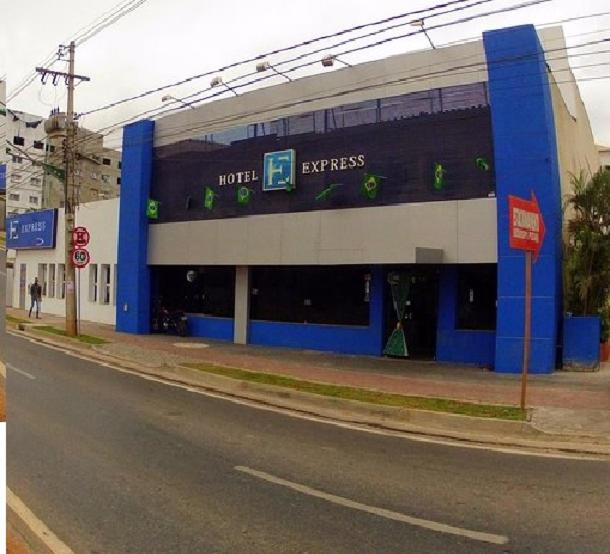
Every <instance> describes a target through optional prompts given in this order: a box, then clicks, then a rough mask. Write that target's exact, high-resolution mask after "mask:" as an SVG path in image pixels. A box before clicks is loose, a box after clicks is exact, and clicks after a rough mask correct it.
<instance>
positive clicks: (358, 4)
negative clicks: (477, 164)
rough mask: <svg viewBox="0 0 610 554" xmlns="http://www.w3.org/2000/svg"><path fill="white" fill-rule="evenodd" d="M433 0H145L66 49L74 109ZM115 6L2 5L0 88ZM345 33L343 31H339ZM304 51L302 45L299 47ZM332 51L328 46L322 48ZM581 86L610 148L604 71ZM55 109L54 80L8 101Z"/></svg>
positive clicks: (72, 0)
mask: <svg viewBox="0 0 610 554" xmlns="http://www.w3.org/2000/svg"><path fill="white" fill-rule="evenodd" d="M441 1H443V0H416V1H412V2H405V1H404V0H307V1H301V2H288V1H287V0H256V1H252V0H250V1H247V0H222V1H220V2H218V1H215V2H211V1H205V0H173V1H171V2H170V1H167V0H147V1H144V3H143V4H142V5H141V6H140V7H138V8H137V9H135V10H134V11H133V12H131V13H129V14H128V15H126V16H125V17H123V18H122V19H121V20H120V21H118V22H117V23H115V24H113V25H112V26H110V27H109V28H107V29H105V30H103V31H102V32H101V33H100V34H98V35H97V36H95V37H94V38H92V39H91V40H89V41H87V42H86V43H85V44H83V45H82V46H81V47H79V48H78V49H77V59H76V72H77V73H81V74H85V75H88V76H90V77H91V82H89V83H83V84H82V85H80V86H79V87H78V88H77V90H76V106H75V108H76V111H77V112H84V111H87V110H90V109H93V108H95V107H98V106H101V105H103V104H106V103H108V102H111V101H114V100H118V99H120V98H123V97H126V96H131V95H134V94H137V93H139V92H142V91H144V90H146V89H150V88H154V87H158V86H161V85H165V84H169V83H172V82H175V81H177V80H179V79H183V78H185V77H188V76H190V75H194V74H198V73H202V72H205V71H209V70H214V69H215V68H218V67H220V66H222V65H225V64H228V63H231V62H234V61H238V60H241V59H244V58H247V57H251V56H253V55H256V54H260V53H263V52H265V51H268V50H272V49H275V48H280V47H284V46H289V45H291V44H295V43H297V42H300V41H303V40H306V39H309V38H314V37H317V36H319V35H323V34H328V33H333V32H336V31H340V30H342V29H345V28H347V27H351V26H354V25H359V24H363V23H367V22H371V21H376V20H379V19H382V18H384V17H389V16H392V15H396V14H400V13H404V12H407V11H412V10H415V9H418V8H424V7H429V6H432V5H433V4H438V3H441ZM444 1H446V0H444ZM473 1H475V0H473ZM523 1H525V0H491V1H488V2H486V3H482V4H481V5H479V6H477V7H473V8H471V9H469V10H467V11H463V12H457V13H453V14H447V15H444V16H439V17H435V18H430V19H428V20H427V23H426V25H427V26H430V27H431V26H433V25H438V24H441V23H445V22H449V21H452V20H455V19H458V18H461V17H464V16H466V15H472V14H478V13H483V12H488V11H492V10H496V9H499V8H502V7H506V6H511V5H515V4H517V3H521V2H523ZM117 4H118V0H97V1H96V2H85V1H83V0H54V1H53V2H48V1H41V0H27V1H23V0H22V1H12V2H4V3H3V10H2V12H3V20H4V22H3V30H2V33H0V41H1V42H0V52H1V55H2V58H1V59H0V76H2V75H4V74H5V75H6V79H7V81H8V87H7V88H8V90H9V91H11V90H12V89H14V87H15V86H16V85H17V84H18V83H19V82H20V81H21V80H22V79H23V78H24V77H25V76H27V75H28V74H29V73H30V72H31V71H32V70H33V69H34V67H35V66H36V65H38V64H39V63H40V62H42V61H43V60H45V58H46V57H47V56H48V55H49V54H50V53H52V52H53V51H54V50H56V48H57V45H58V44H60V43H62V42H65V41H66V40H67V39H69V38H70V37H72V36H73V35H74V34H75V33H76V32H77V31H79V29H82V28H83V27H85V26H87V25H89V24H90V23H91V22H92V21H94V20H95V19H96V18H98V17H99V16H100V15H102V14H103V13H104V12H107V11H109V10H111V9H112V8H113V7H115V6H116V5H117ZM607 11H610V2H609V1H608V0H580V1H579V2H575V1H574V0H551V1H549V2H546V3H542V4H540V5H538V6H533V7H529V8H525V9H521V10H517V11H513V12H510V13H505V14H500V15H494V16H490V17H482V18H478V19H476V20H475V21H472V22H468V23H461V24H457V25H454V26H451V27H445V28H442V29H437V30H431V31H430V36H431V38H432V40H433V41H434V42H435V43H436V44H438V45H442V44H445V43H448V42H452V41H456V40H460V39H465V38H474V37H477V36H480V35H481V32H482V31H484V30H486V29H493V28H499V27H504V26H508V25H515V24H522V23H534V24H536V25H546V24H549V23H554V22H557V21H559V20H561V19H564V18H569V17H574V16H580V15H585V14H591V13H597V12H607ZM377 28H379V27H377ZM409 30H413V28H405V27H402V28H399V29H396V30H393V31H389V32H385V33H383V34H380V35H378V36H377V37H376V39H375V40H378V39H379V38H384V37H390V36H395V35H398V34H404V33H405V32H408V31H409ZM564 32H565V34H566V35H567V42H568V45H570V44H580V43H582V42H585V41H590V40H595V39H600V38H606V37H610V16H609V15H606V16H599V17H595V18H592V19H584V20H581V21H575V22H570V23H566V24H564ZM349 36H354V35H347V37H349ZM347 37H344V38H347ZM337 40H339V39H336V38H335V39H333V40H332V41H325V42H323V43H321V44H320V45H323V46H328V45H330V44H332V43H333V42H336V41H337ZM373 40H374V39H372V38H369V39H367V40H360V41H358V42H354V43H353V44H350V45H347V46H343V47H342V48H343V49H346V48H348V47H353V46H355V45H363V44H365V43H367V42H372V41H373ZM320 45H317V46H320ZM426 47H429V45H428V42H427V40H426V38H425V37H424V36H423V35H417V36H414V37H409V38H403V39H399V40H395V41H392V42H389V43H387V44H385V45H383V46H379V47H375V48H369V49H367V50H365V51H362V52H359V53H354V54H349V55H346V56H345V59H346V61H348V62H350V63H357V62H359V61H363V60H370V59H378V58H383V57H385V56H388V55H391V54H396V53H400V52H405V51H409V50H418V49H422V48H426ZM312 48H313V47H312V46H310V47H309V49H310V50H311V49H312ZM595 49H597V50H602V49H604V50H610V44H609V43H606V44H602V45H599V46H597V47H591V48H589V49H588V50H587V49H584V50H579V52H586V51H592V50H595ZM306 50H307V49H303V50H300V51H298V52H291V53H286V54H282V55H276V56H273V57H270V58H269V61H270V62H271V63H277V62H279V61H282V60H285V59H287V58H289V57H293V56H294V55H295V54H298V53H300V52H305V51H306ZM333 51H334V52H336V51H337V50H336V49H335V50H330V51H329V52H333ZM574 52H576V51H574ZM571 63H572V65H573V66H578V65H590V64H604V63H605V64H607V65H605V66H604V65H599V66H597V67H588V68H584V69H580V70H576V71H575V73H576V75H577V77H578V78H581V79H582V78H584V79H586V78H588V77H592V76H603V75H610V53H602V54H597V55H591V56H583V55H581V56H577V57H575V58H573V59H572V60H571ZM291 65H292V64H288V65H286V66H285V67H290V66H291ZM53 67H54V68H56V69H60V70H64V68H65V64H64V63H61V62H60V63H56V64H55V65H54V66H53ZM253 69H254V68H253V64H249V65H247V66H242V67H239V68H235V69H233V70H229V71H225V72H224V73H223V78H224V79H225V81H226V80H228V79H231V78H233V77H236V76H238V75H241V74H242V73H245V72H250V71H252V70H253ZM322 70H323V68H322V67H321V66H320V65H318V64H316V65H315V66H312V67H311V68H309V69H306V70H302V71H300V72H299V73H295V75H294V76H295V77H297V76H302V75H306V74H308V73H312V72H319V71H322ZM281 80H282V78H281V77H274V78H273V79H270V80H268V81H266V82H265V86H267V85H270V84H275V83H278V82H281ZM209 84H210V77H209V76H208V77H204V78H202V79H199V80H195V81H193V82H191V83H188V84H185V85H182V86H180V87H175V88H172V89H169V90H167V91H163V92H158V93H155V94H153V95H151V96H148V97H147V98H145V99H141V100H138V101H134V102H129V103H127V104H123V105H122V106H120V107H116V108H113V109H111V110H107V111H103V112H100V113H98V114H95V115H91V116H87V117H85V118H83V121H82V123H81V124H83V125H85V126H86V127H89V128H92V129H99V128H101V127H103V126H106V125H109V124H112V123H115V122H118V121H121V120H123V119H126V118H128V117H132V116H134V115H136V114H138V113H140V112H142V111H144V110H147V109H151V108H155V107H160V106H162V101H161V98H162V96H163V95H165V94H172V95H174V96H177V97H183V96H186V95H187V94H191V93H193V92H196V91H199V90H202V89H205V88H207V87H208V86H209ZM580 90H581V94H582V97H583V99H584V101H585V104H586V106H587V109H588V111H589V117H590V119H591V123H592V127H593V131H594V134H595V138H596V140H597V141H598V142H599V143H603V144H608V145H610V101H609V100H608V99H609V98H610V79H599V80H592V81H586V80H584V81H582V82H581V84H580ZM227 94H230V93H227ZM54 106H61V107H62V109H63V108H65V87H64V86H63V85H62V84H60V85H59V86H57V87H54V86H53V85H52V84H49V83H48V84H47V85H45V86H42V84H41V83H40V81H39V80H36V81H35V82H34V83H33V84H32V85H30V86H29V87H28V88H27V89H26V90H25V91H24V92H22V93H21V94H20V95H19V96H18V97H17V98H16V99H15V100H14V101H13V102H11V103H10V107H12V108H14V109H20V110H24V111H28V112H31V113H35V114H40V115H47V114H48V112H49V110H50V109H51V108H52V107H54ZM119 144H120V139H119V137H117V136H116V135H115V136H112V137H110V138H109V146H113V147H116V146H118V145H119Z"/></svg>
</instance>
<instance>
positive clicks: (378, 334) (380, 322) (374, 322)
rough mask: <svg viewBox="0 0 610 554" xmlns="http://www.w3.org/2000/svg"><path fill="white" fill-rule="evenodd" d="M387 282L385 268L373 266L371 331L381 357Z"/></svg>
mask: <svg viewBox="0 0 610 554" xmlns="http://www.w3.org/2000/svg"><path fill="white" fill-rule="evenodd" d="M385 292H386V282H385V280H384V278H383V266H380V265H373V266H371V283H370V290H369V330H370V332H371V333H372V344H373V345H375V346H374V348H377V354H378V355H379V356H381V354H382V352H383V348H384V346H385V344H384V338H385V337H384V328H383V326H384V313H385V312H384V305H385V302H384V301H385Z"/></svg>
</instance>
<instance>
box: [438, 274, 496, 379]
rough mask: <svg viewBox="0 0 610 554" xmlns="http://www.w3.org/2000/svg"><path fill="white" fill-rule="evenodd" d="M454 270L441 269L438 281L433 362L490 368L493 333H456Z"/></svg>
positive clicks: (467, 331)
mask: <svg viewBox="0 0 610 554" xmlns="http://www.w3.org/2000/svg"><path fill="white" fill-rule="evenodd" d="M457 292H458V268H457V267H456V266H453V265H445V266H442V268H441V275H440V280H439V302H438V325H437V330H436V359H437V361H439V362H457V363H465V364H477V365H484V366H487V367H491V366H493V363H494V356H495V349H496V333H495V331H469V330H461V329H456V328H455V325H456V321H457V313H456V312H457Z"/></svg>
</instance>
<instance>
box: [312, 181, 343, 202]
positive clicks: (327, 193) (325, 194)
mask: <svg viewBox="0 0 610 554" xmlns="http://www.w3.org/2000/svg"><path fill="white" fill-rule="evenodd" d="M341 186H343V185H341V184H339V183H333V184H332V185H330V186H328V187H326V188H325V189H324V190H323V191H322V192H320V194H318V195H316V200H317V201H318V202H319V201H321V200H328V199H329V198H330V197H331V196H332V195H333V194H334V193H335V192H336V191H337V190H338V189H339V187H341Z"/></svg>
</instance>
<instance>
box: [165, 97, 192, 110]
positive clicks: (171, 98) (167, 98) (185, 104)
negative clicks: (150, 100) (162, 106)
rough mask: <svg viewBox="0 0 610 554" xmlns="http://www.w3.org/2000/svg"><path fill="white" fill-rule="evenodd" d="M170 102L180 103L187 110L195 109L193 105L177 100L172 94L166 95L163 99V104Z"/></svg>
mask: <svg viewBox="0 0 610 554" xmlns="http://www.w3.org/2000/svg"><path fill="white" fill-rule="evenodd" d="M169 100H174V101H175V102H178V103H179V104H182V105H183V106H185V107H187V108H191V110H194V109H195V108H194V107H193V106H192V105H191V104H188V103H186V102H185V101H184V100H181V99H180V98H176V97H175V96H172V95H171V94H166V95H165V96H164V97H163V98H161V102H163V103H165V102H168V101H169Z"/></svg>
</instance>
